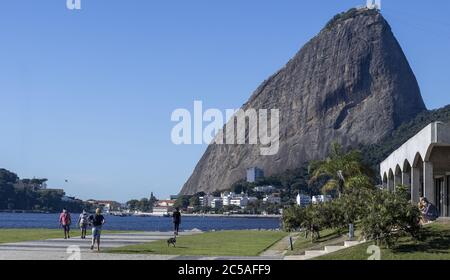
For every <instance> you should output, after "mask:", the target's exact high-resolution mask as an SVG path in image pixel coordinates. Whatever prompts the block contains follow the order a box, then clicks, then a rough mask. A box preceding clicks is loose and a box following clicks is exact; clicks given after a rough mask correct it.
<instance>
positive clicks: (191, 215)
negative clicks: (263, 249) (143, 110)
mask: <svg viewBox="0 0 450 280" xmlns="http://www.w3.org/2000/svg"><path fill="white" fill-rule="evenodd" d="M0 213H11V214H58V213H59V212H51V211H37V210H0ZM110 215H113V214H110ZM130 216H134V217H139V216H140V217H162V215H157V214H152V213H141V214H133V215H130ZM182 216H183V217H199V218H201V217H205V218H208V217H213V218H221V217H223V218H266V219H267V218H271V219H280V218H281V217H282V216H281V215H263V214H182Z"/></svg>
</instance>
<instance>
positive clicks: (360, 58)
mask: <svg viewBox="0 0 450 280" xmlns="http://www.w3.org/2000/svg"><path fill="white" fill-rule="evenodd" d="M247 108H255V109H279V110H280V149H279V152H278V154H276V155H274V156H261V155H260V150H259V147H258V146H255V145H215V144H211V145H210V146H209V147H208V149H207V151H206V152H205V154H204V155H203V157H202V158H201V160H200V161H199V163H198V164H197V166H196V168H195V170H194V172H193V174H192V175H191V177H190V178H189V179H188V180H187V182H186V183H185V185H184V186H183V189H182V191H181V194H194V193H197V192H200V191H204V192H212V191H216V190H225V189H228V188H230V186H231V185H232V184H233V183H234V182H236V181H238V180H240V179H243V178H245V174H246V169H247V168H250V167H254V166H257V167H259V168H262V169H263V170H264V172H265V175H271V174H277V173H281V172H283V171H285V170H287V169H294V168H298V167H300V166H302V165H304V164H305V163H306V162H308V161H310V160H314V159H323V158H324V157H325V156H326V155H327V152H328V148H329V146H330V143H331V142H332V141H335V140H337V141H338V142H340V143H341V144H342V145H343V146H345V147H356V146H357V145H359V144H373V143H377V142H378V141H380V140H381V139H382V138H383V137H385V136H387V135H389V134H390V133H391V132H392V131H393V130H394V129H395V128H397V127H398V126H399V125H401V124H402V123H403V122H405V121H409V120H411V119H412V118H414V117H415V116H416V115H417V114H418V113H420V112H422V111H424V110H426V107H425V105H424V102H423V99H422V97H421V94H420V89H419V86H418V84H417V81H416V78H415V76H414V73H413V71H412V70H411V68H410V66H409V63H408V61H407V59H406V57H405V55H404V53H403V51H402V49H401V47H400V45H399V43H398V41H397V40H396V39H395V37H394V35H393V33H392V31H391V28H390V26H389V24H388V23H387V22H386V20H385V19H384V18H383V16H382V15H381V14H380V13H379V12H378V11H375V10H357V11H356V10H352V11H349V12H347V13H346V14H345V16H340V17H338V18H335V19H334V20H333V21H332V22H330V23H329V24H328V25H327V27H326V28H324V29H323V30H322V31H321V32H320V33H319V34H318V35H317V36H316V37H314V38H313V39H312V40H311V41H309V42H308V43H307V44H306V45H305V46H304V47H303V48H302V49H301V50H300V52H298V53H297V54H296V55H295V57H294V58H292V59H291V60H290V61H289V62H288V63H287V65H286V66H285V67H284V68H282V69H281V70H280V71H278V72H277V73H276V74H274V75H273V76H271V77H270V78H269V79H268V80H267V81H265V82H264V83H263V84H262V85H261V86H260V87H259V88H258V89H257V90H256V91H255V92H254V93H253V95H252V96H251V97H250V99H249V101H248V102H247V103H246V104H244V106H243V109H247Z"/></svg>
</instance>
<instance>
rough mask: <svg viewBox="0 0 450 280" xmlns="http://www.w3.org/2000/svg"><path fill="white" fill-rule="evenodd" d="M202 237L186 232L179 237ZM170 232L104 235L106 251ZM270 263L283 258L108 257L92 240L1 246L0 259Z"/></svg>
mask: <svg viewBox="0 0 450 280" xmlns="http://www.w3.org/2000/svg"><path fill="white" fill-rule="evenodd" d="M192 234H199V233H198V232H183V233H180V235H192ZM172 235H173V233H171V232H145V233H119V234H104V235H102V242H101V248H102V249H103V250H105V249H110V248H116V247H122V246H127V245H134V244H142V243H147V242H153V241H156V240H166V239H168V238H170V237H171V236H172ZM71 259H81V260H171V259H172V260H271V259H282V257H281V256H261V257H227V256H215V257H202V256H193V257H189V256H176V255H150V254H109V253H98V252H96V251H95V250H94V251H91V250H90V239H89V236H88V238H87V239H84V240H82V239H80V238H79V237H76V238H71V239H67V240H64V239H48V240H41V241H27V242H19V243H8V244H0V260H71Z"/></svg>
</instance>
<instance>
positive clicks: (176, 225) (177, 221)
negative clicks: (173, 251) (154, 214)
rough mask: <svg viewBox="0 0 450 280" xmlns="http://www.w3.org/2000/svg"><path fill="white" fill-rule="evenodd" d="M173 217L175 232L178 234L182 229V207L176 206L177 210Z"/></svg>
mask: <svg viewBox="0 0 450 280" xmlns="http://www.w3.org/2000/svg"><path fill="white" fill-rule="evenodd" d="M172 219H173V228H174V234H175V235H178V232H179V231H180V224H181V213H180V208H178V207H177V208H175V211H174V212H173V214H172Z"/></svg>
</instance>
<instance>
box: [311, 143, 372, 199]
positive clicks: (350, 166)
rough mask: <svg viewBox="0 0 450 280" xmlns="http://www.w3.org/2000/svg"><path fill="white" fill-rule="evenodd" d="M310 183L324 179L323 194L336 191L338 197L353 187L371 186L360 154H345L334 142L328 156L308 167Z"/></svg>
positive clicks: (367, 171) (357, 152)
mask: <svg viewBox="0 0 450 280" xmlns="http://www.w3.org/2000/svg"><path fill="white" fill-rule="evenodd" d="M309 171H310V174H311V179H310V182H315V181H317V180H319V179H322V178H326V179H327V181H326V183H325V184H324V185H323V187H322V192H323V193H329V192H331V191H337V193H338V194H339V196H341V194H342V193H344V192H346V191H347V190H350V189H352V188H354V187H366V188H370V187H372V186H373V184H372V182H371V179H370V175H369V174H370V171H369V169H368V168H367V167H366V166H364V164H363V163H362V157H361V153H360V152H359V151H358V150H353V151H350V152H348V153H345V152H344V151H343V149H342V147H341V146H340V145H339V144H338V143H336V142H334V143H333V144H332V145H331V150H330V155H329V156H328V158H327V159H325V160H323V161H314V162H312V163H311V164H310V166H309Z"/></svg>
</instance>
